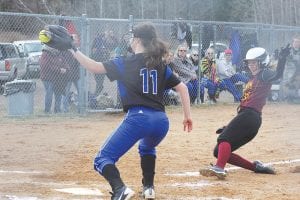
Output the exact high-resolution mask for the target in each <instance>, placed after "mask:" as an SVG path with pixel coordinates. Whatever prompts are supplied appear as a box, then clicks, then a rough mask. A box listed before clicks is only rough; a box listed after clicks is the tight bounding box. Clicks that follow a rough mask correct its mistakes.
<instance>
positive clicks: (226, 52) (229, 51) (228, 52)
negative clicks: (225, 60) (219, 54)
mask: <svg viewBox="0 0 300 200" xmlns="http://www.w3.org/2000/svg"><path fill="white" fill-rule="evenodd" d="M224 53H225V54H232V50H231V49H225V51H224Z"/></svg>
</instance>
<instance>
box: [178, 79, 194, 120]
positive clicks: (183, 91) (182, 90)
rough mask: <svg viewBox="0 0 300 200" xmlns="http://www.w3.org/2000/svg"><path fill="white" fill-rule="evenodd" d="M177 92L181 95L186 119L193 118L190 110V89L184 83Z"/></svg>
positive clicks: (179, 85)
mask: <svg viewBox="0 0 300 200" xmlns="http://www.w3.org/2000/svg"><path fill="white" fill-rule="evenodd" d="M175 89H176V91H177V92H178V93H179V95H180V99H181V104H182V107H183V113H184V118H185V119H190V118H191V110H190V96H189V92H188V89H187V87H186V85H185V84H184V83H180V84H178V85H177V86H176V87H175Z"/></svg>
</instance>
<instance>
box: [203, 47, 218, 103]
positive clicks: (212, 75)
mask: <svg viewBox="0 0 300 200" xmlns="http://www.w3.org/2000/svg"><path fill="white" fill-rule="evenodd" d="M200 68H201V74H202V77H201V83H200V99H201V102H203V101H204V88H207V92H208V98H209V101H210V103H216V102H217V100H216V92H217V83H218V80H217V74H216V61H215V53H214V49H212V48H208V49H207V50H206V52H205V56H204V58H203V59H202V60H201V64H200Z"/></svg>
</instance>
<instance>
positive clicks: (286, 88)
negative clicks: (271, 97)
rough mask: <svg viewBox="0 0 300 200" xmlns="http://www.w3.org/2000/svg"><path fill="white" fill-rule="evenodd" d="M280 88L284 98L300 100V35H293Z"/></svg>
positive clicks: (295, 101) (289, 100)
mask: <svg viewBox="0 0 300 200" xmlns="http://www.w3.org/2000/svg"><path fill="white" fill-rule="evenodd" d="M281 88H282V89H281V93H282V98H283V99H284V100H287V101H288V102H294V103H299V102H300V35H295V36H294V37H293V42H292V49H291V53H290V55H289V56H288V57H287V62H286V68H285V71H284V74H283V79H282V82H281Z"/></svg>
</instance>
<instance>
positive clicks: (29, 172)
mask: <svg viewBox="0 0 300 200" xmlns="http://www.w3.org/2000/svg"><path fill="white" fill-rule="evenodd" d="M0 173H3V174H44V173H45V172H39V171H18V170H17V171H7V170H0Z"/></svg>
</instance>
